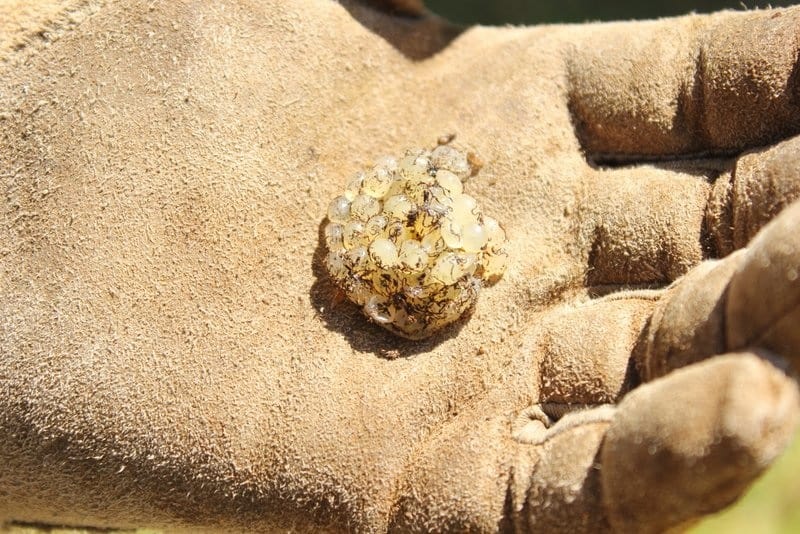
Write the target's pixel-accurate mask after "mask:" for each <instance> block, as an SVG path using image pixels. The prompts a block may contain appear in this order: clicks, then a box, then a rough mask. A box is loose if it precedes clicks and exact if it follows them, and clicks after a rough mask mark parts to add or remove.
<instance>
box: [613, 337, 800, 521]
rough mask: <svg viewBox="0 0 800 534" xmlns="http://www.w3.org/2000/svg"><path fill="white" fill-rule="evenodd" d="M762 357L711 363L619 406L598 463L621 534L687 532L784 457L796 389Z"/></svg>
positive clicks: (796, 407)
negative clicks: (675, 529) (683, 528)
mask: <svg viewBox="0 0 800 534" xmlns="http://www.w3.org/2000/svg"><path fill="white" fill-rule="evenodd" d="M759 356H763V354H762V355H755V354H741V353H740V354H729V355H725V356H720V357H717V358H712V359H711V360H708V361H706V362H702V363H699V364H697V365H693V366H690V367H687V368H685V369H682V370H679V371H676V372H674V373H672V374H670V375H668V376H667V377H664V378H662V379H659V380H656V381H654V382H651V383H648V384H646V385H644V386H642V387H640V388H638V389H637V390H636V391H634V392H632V393H631V394H630V395H628V396H627V397H626V398H625V400H624V401H623V402H622V403H621V404H620V405H619V406H618V409H617V415H616V417H615V418H614V421H613V423H612V424H611V427H610V428H609V430H608V432H607V434H606V437H605V441H604V444H603V449H602V452H601V454H600V457H599V459H600V463H601V471H602V479H603V480H602V491H603V499H604V502H605V503H607V506H608V508H607V512H608V514H609V518H610V523H611V524H612V525H613V526H614V528H615V529H616V530H619V531H622V532H634V531H635V532H662V531H664V530H666V529H668V528H671V527H675V526H679V525H688V524H690V523H691V522H692V521H693V520H695V519H697V518H698V517H700V516H702V515H705V514H709V513H712V512H714V511H716V510H719V509H721V508H723V507H724V506H727V505H728V504H730V503H731V502H732V501H733V500H735V499H736V498H738V497H739V496H740V495H741V494H742V492H743V491H744V490H745V489H746V488H747V486H748V485H749V484H750V483H751V482H752V481H753V480H754V479H755V478H756V477H757V476H758V475H759V474H760V473H761V472H762V471H764V469H766V468H767V467H768V466H769V465H770V464H771V463H772V461H773V460H774V459H775V458H776V456H777V455H778V454H780V453H781V452H782V451H783V449H784V448H785V447H786V446H787V444H788V443H789V441H790V439H791V437H792V435H793V433H794V430H795V428H796V427H797V423H798V416H799V415H800V404H799V402H800V396H799V395H798V390H797V384H796V383H795V382H794V381H793V380H791V379H789V378H787V377H786V376H785V375H784V374H783V373H782V372H780V371H779V370H777V369H776V368H775V367H774V366H772V365H771V364H770V363H769V362H768V361H766V360H765V359H763V358H762V357H759ZM643 525H644V528H643Z"/></svg>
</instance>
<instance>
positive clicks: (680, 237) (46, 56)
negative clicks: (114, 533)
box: [0, 0, 800, 532]
mask: <svg viewBox="0 0 800 534" xmlns="http://www.w3.org/2000/svg"><path fill="white" fill-rule="evenodd" d="M379 4H380V6H377V7H376V6H367V5H363V4H359V3H352V2H348V1H342V2H332V1H327V0H290V1H277V0H275V1H265V2H251V1H247V0H239V1H231V2H225V3H218V2H188V1H180V2H178V1H176V2H150V1H148V2H142V1H125V2H122V1H113V0H108V1H99V0H96V1H95V0H86V1H71V0H63V1H61V2H54V3H52V4H51V5H50V6H49V7H48V8H42V9H41V10H39V11H37V10H35V9H34V10H33V11H32V12H30V11H22V10H21V9H22V8H21V6H22V5H23V3H20V2H5V3H2V4H0V13H1V14H0V21H2V27H0V30H2V31H0V34H3V39H2V40H0V44H2V48H0V60H2V61H1V62H0V180H2V187H3V194H2V197H0V318H1V319H0V520H4V521H7V522H14V521H17V522H35V523H43V524H59V525H89V526H94V527H115V528H128V527H144V526H146V527H155V528H165V529H169V530H170V531H175V530H180V529H188V530H197V529H209V530H237V531H239V530H245V531H264V530H271V529H280V530H313V531H323V530H329V531H359V532H381V531H388V530H393V531H498V530H504V531H505V530H520V531H537V532H562V531H563V532H603V531H620V532H626V531H636V532H656V531H663V530H665V529H668V528H680V527H683V526H686V525H688V524H691V523H692V522H693V521H696V520H697V519H698V518H700V517H701V516H703V515H704V514H708V513H711V512H714V511H716V510H719V509H721V508H723V507H725V506H727V505H728V504H730V503H731V502H733V501H734V500H736V498H737V497H738V496H739V495H741V493H742V492H743V491H744V490H745V489H746V488H747V486H748V485H749V484H750V483H751V481H753V480H754V479H755V478H756V477H757V476H758V475H759V474H760V473H761V472H763V471H764V470H765V469H767V468H768V467H769V466H770V464H771V462H773V460H774V459H775V458H776V456H777V455H778V454H780V452H781V451H782V450H783V449H784V448H785V447H786V445H787V444H788V442H789V441H790V439H791V437H792V434H793V431H794V429H795V428H796V426H797V423H798V413H799V412H800V401H798V387H797V382H796V380H795V378H794V376H795V375H796V372H797V371H798V370H799V369H800V328H799V327H800V324H799V321H800V307H799V306H798V303H799V302H800V281H798V272H799V271H800V233H798V227H799V226H800V203H798V202H796V199H797V198H798V196H800V170H798V169H800V138H795V137H793V136H795V135H796V134H798V133H800V106H798V102H799V98H800V79H799V78H798V52H797V51H798V49H800V30H799V29H798V28H800V9H798V8H789V9H774V10H763V11H751V12H723V13H717V14H713V15H689V16H685V17H680V18H674V19H664V20H658V21H647V22H630V23H628V22H625V23H611V24H585V25H561V26H540V27H529V28H523V27H520V28H511V27H508V28H488V27H472V28H457V27H454V26H452V25H450V24H448V23H446V22H445V21H443V20H441V19H439V18H437V17H436V16H434V15H432V14H430V13H427V12H425V11H424V10H423V9H422V8H421V6H420V5H419V4H418V3H416V2H414V1H404V2H379ZM445 134H455V135H456V138H455V141H454V143H457V144H460V146H462V147H464V148H466V149H468V150H470V151H472V152H474V153H475V154H477V155H478V157H479V158H480V159H481V160H482V161H483V163H484V165H483V169H482V171H481V172H480V173H479V174H478V175H477V176H475V177H474V178H473V179H471V180H470V181H468V182H467V183H466V184H465V189H466V192H468V193H469V194H471V195H472V196H474V197H476V198H477V199H478V201H479V202H480V203H481V205H482V206H483V207H484V208H485V210H486V212H487V213H490V214H492V215H493V216H495V217H496V218H498V219H499V220H500V221H501V223H502V224H503V225H504V227H505V229H506V231H507V234H508V238H509V251H510V257H509V266H508V270H507V272H506V274H505V276H504V277H503V278H502V279H501V280H500V281H499V282H498V283H497V284H496V285H494V286H493V287H487V288H484V289H483V291H482V293H481V296H480V300H479V302H478V304H477V306H476V308H475V310H474V313H473V314H472V316H471V317H470V318H465V319H464V320H463V321H461V322H460V323H458V324H455V325H453V326H451V327H449V328H447V329H445V330H443V331H441V332H440V333H438V334H436V335H435V336H433V337H431V338H429V339H427V340H423V341H410V340H405V339H402V338H399V337H397V336H394V335H392V334H391V333H389V332H387V331H385V330H383V329H381V328H379V327H378V326H377V325H374V324H371V323H370V322H369V321H368V320H367V319H366V318H365V317H364V315H363V314H362V313H361V311H360V309H359V308H358V307H356V306H354V305H352V304H349V303H347V302H337V300H336V298H335V293H336V290H335V287H334V285H333V283H332V282H331V280H330V279H329V277H328V276H327V274H326V273H325V270H324V268H323V266H322V258H323V257H324V254H325V246H324V243H323V242H322V240H321V236H320V231H321V228H322V227H323V225H324V224H325V212H326V206H327V204H328V202H329V201H330V199H331V198H333V197H334V196H335V195H337V194H339V192H340V191H341V190H342V189H343V188H344V186H345V184H346V182H347V180H348V178H349V176H350V175H351V174H352V173H353V172H354V171H356V170H358V169H359V168H361V167H362V166H365V165H368V164H370V162H372V161H375V160H376V159H377V158H379V157H380V156H382V155H384V154H393V155H401V154H402V153H403V151H404V149H406V148H408V147H414V146H422V147H426V146H428V147H430V146H431V145H433V144H434V143H435V141H436V139H437V138H439V137H440V136H442V135H445Z"/></svg>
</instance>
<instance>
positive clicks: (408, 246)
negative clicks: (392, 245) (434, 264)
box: [398, 239, 429, 271]
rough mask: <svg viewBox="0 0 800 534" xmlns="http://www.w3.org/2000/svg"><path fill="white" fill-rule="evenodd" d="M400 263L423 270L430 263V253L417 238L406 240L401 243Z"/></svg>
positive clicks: (409, 267)
mask: <svg viewBox="0 0 800 534" xmlns="http://www.w3.org/2000/svg"><path fill="white" fill-rule="evenodd" d="M398 259H399V260H400V263H401V264H402V265H403V266H405V267H406V268H408V269H413V270H416V271H420V270H422V269H423V268H424V267H425V266H426V265H428V259H429V258H428V253H427V252H425V250H424V249H423V248H422V243H420V242H419V241H417V240H414V239H412V240H408V241H404V242H403V244H402V245H400V253H399V258H398Z"/></svg>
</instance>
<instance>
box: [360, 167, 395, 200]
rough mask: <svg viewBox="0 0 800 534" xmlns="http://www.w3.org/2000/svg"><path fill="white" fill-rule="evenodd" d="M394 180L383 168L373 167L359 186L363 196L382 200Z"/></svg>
mask: <svg viewBox="0 0 800 534" xmlns="http://www.w3.org/2000/svg"><path fill="white" fill-rule="evenodd" d="M393 182H394V178H393V177H392V175H391V174H389V171H388V170H386V169H385V168H384V167H375V168H374V169H373V170H372V172H370V173H369V174H368V175H367V176H366V177H365V178H364V183H363V185H362V186H361V190H362V191H363V192H364V194H366V195H369V196H371V197H375V198H383V197H384V196H385V195H386V193H387V192H389V188H390V187H391V186H392V183H393Z"/></svg>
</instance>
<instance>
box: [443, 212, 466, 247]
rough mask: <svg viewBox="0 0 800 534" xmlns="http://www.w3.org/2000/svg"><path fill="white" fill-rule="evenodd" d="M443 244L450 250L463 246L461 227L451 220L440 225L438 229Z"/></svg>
mask: <svg viewBox="0 0 800 534" xmlns="http://www.w3.org/2000/svg"><path fill="white" fill-rule="evenodd" d="M440 231H441V233H442V239H443V240H444V244H445V245H447V246H448V247H449V248H451V249H457V248H461V247H462V246H463V238H462V230H461V225H460V224H458V223H457V222H456V221H453V220H449V219H448V220H446V221H444V222H443V223H442V227H441V229H440Z"/></svg>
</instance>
